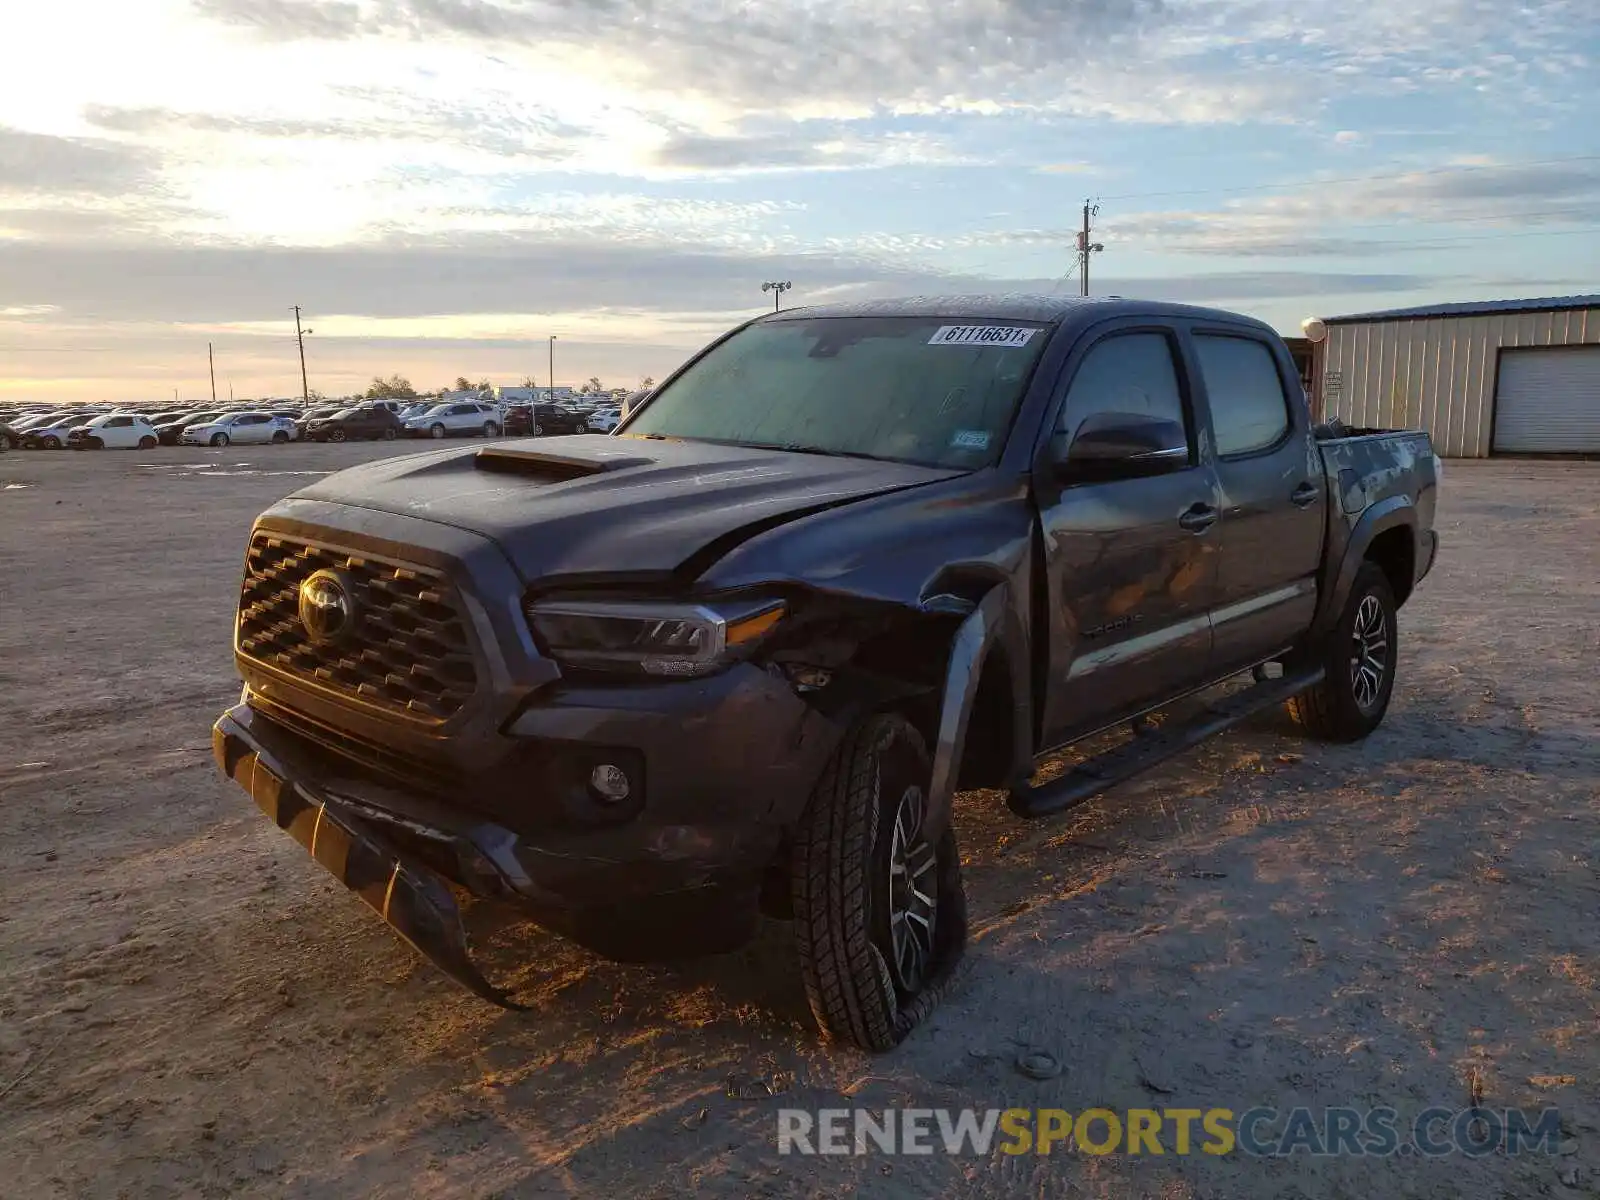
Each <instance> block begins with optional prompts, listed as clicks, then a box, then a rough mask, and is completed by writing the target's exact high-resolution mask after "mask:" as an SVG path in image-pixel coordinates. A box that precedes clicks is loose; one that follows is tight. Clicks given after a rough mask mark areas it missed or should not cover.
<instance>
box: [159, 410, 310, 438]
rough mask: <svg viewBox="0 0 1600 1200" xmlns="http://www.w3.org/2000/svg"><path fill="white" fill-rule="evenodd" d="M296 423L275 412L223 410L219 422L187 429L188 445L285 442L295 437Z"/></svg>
mask: <svg viewBox="0 0 1600 1200" xmlns="http://www.w3.org/2000/svg"><path fill="white" fill-rule="evenodd" d="M294 435H295V427H294V422H293V421H291V420H290V419H289V418H288V417H275V416H273V415H272V414H271V413H263V412H243V413H223V414H222V415H221V416H220V417H218V418H217V419H216V420H215V421H208V422H206V423H205V424H204V425H191V426H189V428H187V429H185V430H184V431H183V444H184V445H185V446H226V445H229V444H231V443H233V442H237V443H239V444H240V445H248V444H250V443H260V442H274V443H277V444H280V445H281V444H282V443H284V442H292V441H293V440H294Z"/></svg>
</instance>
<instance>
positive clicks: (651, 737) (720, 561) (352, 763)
mask: <svg viewBox="0 0 1600 1200" xmlns="http://www.w3.org/2000/svg"><path fill="white" fill-rule="evenodd" d="M526 445H527V443H525V442H524V443H517V442H505V443H499V444H495V445H490V446H485V447H482V448H462V449H454V448H452V449H445V450H440V451H434V452H430V453H422V454H412V455H405V456H400V457H392V458H388V459H384V460H382V461H377V462H372V463H368V464H365V465H362V466H357V467H354V468H352V469H350V470H346V471H342V472H340V473H338V474H335V475H332V476H329V477H328V478H326V479H324V480H322V481H321V482H318V483H316V484H313V485H312V486H310V487H308V488H305V489H304V490H302V491H299V492H297V493H295V494H294V495H291V496H289V497H288V498H287V499H285V500H283V501H281V502H279V503H278V504H276V505H274V506H273V507H272V508H271V509H269V510H268V511H267V512H265V513H264V514H262V516H261V517H260V518H259V519H258V520H257V521H256V523H255V526H254V528H253V529H252V530H251V532H250V537H249V543H248V550H247V553H246V558H245V564H244V581H243V586H242V590H241V592H240V596H239V607H238V615H237V622H236V628H235V641H234V649H235V657H236V661H237V665H238V669H239V671H240V673H241V675H242V676H243V679H244V684H245V686H244V691H243V694H242V696H241V698H240V701H239V703H238V704H237V705H236V706H234V707H232V708H230V709H229V710H228V711H227V712H226V713H224V714H223V715H222V716H221V717H220V719H219V720H218V721H217V723H216V726H215V730H214V736H213V744H214V750H215V756H216V760H217V762H218V764H219V766H220V767H221V769H222V771H223V772H224V773H225V774H226V775H228V776H230V777H231V778H232V779H234V780H236V781H237V782H238V783H239V784H240V785H241V786H242V787H243V788H244V789H245V790H246V791H247V792H248V793H249V794H250V795H251V797H252V798H253V799H254V800H255V802H256V803H257V804H258V805H259V806H260V807H261V808H262V809H263V810H264V811H265V812H266V813H267V815H268V816H269V817H270V818H271V819H272V820H273V821H274V822H275V823H276V824H277V825H278V826H279V827H280V828H282V829H283V830H285V831H286V832H288V833H289V834H290V835H291V836H293V837H294V838H295V839H296V840H297V841H299V842H300V843H301V844H302V845H303V846H304V847H305V848H306V849H307V850H308V851H309V852H310V853H311V854H312V855H313V856H314V857H315V858H316V860H317V861H318V862H320V863H321V864H322V865H323V866H324V867H326V868H327V869H328V870H330V871H331V872H333V873H334V874H335V875H336V876H337V877H338V878H339V879H340V880H342V881H343V882H344V883H345V884H346V885H347V886H348V887H349V888H350V889H352V890H354V891H355V892H356V893H358V894H359V895H360V897H361V898H362V899H363V900H365V901H366V902H367V903H368V904H369V905H371V906H372V907H373V908H374V909H376V910H377V911H378V912H379V913H380V914H381V915H382V916H383V918H384V919H385V920H387V921H388V922H389V923H390V924H391V925H392V926H393V927H394V928H395V929H396V930H398V932H399V933H400V934H401V935H402V936H403V937H405V938H406V939H407V940H408V941H409V942H410V943H411V944H412V945H413V946H414V947H415V948H416V949H417V950H418V951H419V952H421V953H422V954H423V955H425V956H427V957H428V958H429V959H431V960H432V961H433V962H434V963H435V964H436V965H437V966H439V967H440V968H441V969H442V970H443V971H445V972H446V973H448V974H449V975H450V976H452V977H453V978H454V979H455V980H457V981H458V982H459V983H461V984H463V985H464V986H466V987H468V988H470V989H472V990H473V991H474V992H476V993H477V994H479V995H480V996H482V997H484V998H485V999H488V1000H491V1001H493V1002H495V1003H499V1004H502V1005H505V1006H508V1007H513V1008H514V1007H518V1005H517V1002H516V1000H515V998H514V996H513V995H512V994H510V993H509V992H508V991H507V990H506V989H503V988H501V987H497V986H496V985H495V984H493V983H491V982H490V980H489V978H488V976H487V974H486V973H485V972H484V970H483V968H482V967H481V965H480V964H479V963H478V962H477V961H476V960H475V959H474V958H473V956H472V954H471V952H470V947H469V943H468V937H467V935H466V933H465V932H464V925H463V922H462V910H461V907H460V906H459V905H458V899H461V900H463V901H464V900H465V899H467V898H478V899H482V900H488V901H498V902H505V903H509V904H514V905H518V906H520V907H521V908H522V909H523V910H524V911H526V912H527V913H529V914H531V915H532V917H533V918H534V919H536V920H538V921H539V922H541V923H542V924H544V925H546V926H547V927H549V928H552V929H555V930H557V931H558V932H561V933H564V934H566V935H567V936H570V937H571V938H574V939H576V940H577V941H579V942H581V943H583V944H585V945H587V946H590V947H592V948H594V949H596V950H598V951H599V952H601V953H603V954H606V955H609V956H612V957H615V958H619V959H642V958H661V957H676V956H682V955H688V954H696V953H704V952H715V951H721V950H727V949H730V948H733V947H735V946H737V945H738V944H739V943H740V942H741V941H743V940H744V939H746V938H748V937H749V936H750V935H751V933H752V931H753V930H754V929H755V927H756V924H757V920H758V915H759V914H760V913H762V912H765V913H767V914H769V915H771V916H774V917H777V918H780V919H788V920H789V921H790V922H792V928H793V931H794V938H795V943H796V946H797V949H798V957H799V962H800V965H801V974H802V976H803V979H804V982H805V986H806V989H807V993H808V998H809V1000H810V1004H811V1007H812V1010H813V1011H814V1013H815V1015H816V1018H817V1021H818V1024H819V1025H820V1027H821V1029H822V1031H823V1033H824V1034H825V1035H828V1036H831V1037H834V1038H838V1039H841V1040H845V1041H849V1042H853V1043H855V1044H858V1045H860V1046H861V1047H864V1048H866V1049H869V1050H883V1049H886V1048H888V1047H890V1046H892V1045H894V1044H895V1043H897V1042H898V1041H900V1040H901V1039H902V1038H903V1037H904V1036H905V1035H906V1034H907V1033H908V1032H909V1031H910V1030H911V1029H912V1028H913V1027H915V1026H916V1024H917V1023H918V1021H919V1020H920V1019H921V1017H922V1016H923V1015H924V1014H926V1013H927V1012H928V1011H929V1009H930V1008H931V1006H932V1005H933V1004H934V1003H935V1002H936V1000H937V998H938V997H939V995H940V994H941V992H943V991H944V990H946V989H947V988H948V987H949V986H950V983H951V980H952V978H953V971H954V970H955V968H956V965H957V963H958V961H959V960H960V959H961V957H962V954H963V952H964V947H965V941H966V915H965V900H964V897H963V893H962V882H961V872H960V860H959V855H958V849H957V841H956V831H955V830H954V828H953V827H952V823H951V817H950V814H951V799H952V796H953V795H954V794H955V793H956V792H957V791H958V790H961V789H994V790H995V791H996V792H997V793H998V794H1000V795H1003V796H1005V797H1006V798H1007V803H1008V805H1009V807H1010V809H1011V810H1012V811H1013V812H1014V813H1015V814H1016V815H1017V816H1018V817H1019V818H1036V817H1044V816H1047V815H1049V814H1051V813H1055V812H1059V811H1061V810H1063V809H1065V808H1067V807H1069V806H1071V805H1073V804H1076V803H1079V802H1081V801H1083V800H1084V799H1086V798H1087V797H1089V796H1092V795H1094V794H1096V793H1098V792H1100V791H1103V790H1105V789H1106V788H1109V787H1111V786H1113V785H1115V784H1116V783H1118V782H1119V781H1121V780H1124V779H1126V778H1128V777H1129V776H1131V775H1133V774H1134V773H1136V772H1138V771H1140V770H1143V769H1145V768H1147V767H1149V766H1151V765H1153V764H1154V763H1157V762H1159V761H1161V760H1162V759H1163V758H1166V757H1167V756H1169V755H1172V754H1174V753H1177V752H1179V751H1182V750H1183V749H1185V748H1186V747H1189V746H1192V745H1194V744H1195V743H1197V742H1198V741H1199V740H1201V739H1202V738H1204V737H1207V736H1209V735H1211V734H1214V733H1216V732H1218V731H1220V730H1222V729H1225V728H1227V727H1228V726H1230V725H1232V724H1234V723H1236V722H1238V721H1240V720H1242V719H1243V718H1245V717H1246V716H1249V715H1250V714H1252V713H1254V712H1257V711H1259V710H1261V709H1263V708H1265V707H1267V706H1270V705H1282V704H1286V705H1287V706H1288V709H1289V712H1290V713H1291V714H1292V716H1293V717H1294V718H1295V719H1297V720H1298V721H1299V722H1300V723H1301V724H1302V725H1303V726H1304V727H1305V728H1306V729H1307V730H1308V731H1309V732H1310V733H1311V734H1313V735H1315V736H1318V737H1323V738H1330V739H1340V740H1354V739H1358V738H1361V737H1364V736H1365V735H1367V734H1368V733H1370V732H1371V731H1372V730H1373V729H1374V728H1375V727H1376V726H1377V725H1378V723H1379V722H1380V721H1381V720H1382V719H1383V716H1384V711H1385V709H1386V708H1387V706H1388V704H1389V698H1390V694H1391V690H1392V689H1393V687H1394V684H1395V669H1396V664H1397V662H1398V658H1397V650H1398V642H1397V633H1398V630H1397V625H1396V613H1397V610H1398V609H1399V608H1400V607H1401V606H1402V605H1404V604H1405V602H1406V600H1407V599H1408V598H1409V597H1410V595H1411V594H1412V590H1413V588H1414V587H1415V586H1416V584H1417V583H1418V581H1419V580H1421V579H1422V577H1423V576H1424V575H1426V574H1427V572H1428V570H1429V568H1430V567H1431V566H1432V564H1433V561H1434V556H1435V551H1436V548H1437V539H1436V536H1435V533H1434V530H1433V517H1434V506H1435V499H1436V495H1437V486H1438V480H1439V477H1440V473H1441V472H1440V465H1439V462H1438V459H1437V458H1436V456H1435V455H1434V452H1433V450H1432V447H1431V446H1430V444H1429V440H1428V437H1427V435H1426V434H1425V433H1422V432H1381V431H1375V430H1346V429H1343V428H1342V427H1329V426H1319V425H1315V424H1314V423H1313V420H1312V414H1311V413H1310V411H1309V409H1308V406H1307V402H1306V398H1305V395H1304V392H1303V391H1302V389H1301V387H1300V385H1299V382H1298V377H1297V375H1296V372H1295V368H1294V365H1293V363H1292V361H1291V359H1290V356H1289V353H1288V351H1287V349H1286V347H1285V345H1284V343H1283V342H1282V341H1281V340H1280V339H1279V338H1278V337H1277V336H1276V335H1275V334H1274V333H1273V331H1272V330H1271V329H1270V328H1268V327H1267V326H1265V325H1263V324H1261V323H1259V322H1257V321H1254V320H1251V319H1248V318H1245V317H1241V316H1236V315H1232V314H1229V313H1225V312H1218V311H1212V310H1208V309H1201V308H1192V307H1183V306H1177V305H1171V304H1161V303H1141V302H1136V301H1132V300H1123V299H1105V300H1075V299H1074V300H1068V299H1062V298H1048V297H1042V298H1041V297H1014V296H1008V297H999V298H982V297H978V298H971V297H968V298H919V299H912V300H904V301H886V302H874V303H867V304H855V305H841V306H830V307H817V308H799V309H792V310H789V311H785V312H781V313H776V314H769V315H766V316H763V317H761V318H759V319H757V320H753V321H751V322H749V323H747V324H745V325H742V326H740V327H739V328H737V329H735V330H733V331H732V332H730V333H728V334H727V335H725V336H724V337H722V338H720V339H718V340H717V341H716V342H714V343H713V344H712V345H710V346H709V347H707V348H706V349H705V350H703V351H702V352H700V353H699V354H698V355H696V356H695V357H694V358H692V359H691V360H690V361H689V362H687V363H686V364H685V365H684V366H683V367H681V368H680V369H679V370H678V371H677V372H676V373H674V374H673V375H672V376H671V377H670V378H669V379H667V380H666V381H665V382H664V383H662V384H661V385H660V386H659V387H657V388H656V389H654V390H653V391H652V392H651V393H650V394H649V395H648V396H646V397H644V398H643V399H642V400H641V401H640V403H639V404H638V405H637V406H636V407H634V408H633V409H632V410H631V411H630V413H629V414H628V416H627V418H626V419H625V420H624V421H623V422H622V424H621V425H620V426H619V427H618V429H617V431H616V433H615V434H614V435H612V436H610V437H606V438H595V437H568V438H550V439H544V440H542V441H541V442H540V443H539V445H538V447H537V448H536V449H526V448H524V447H526ZM1235 676H1239V677H1241V678H1240V679H1239V680H1238V684H1237V685H1235V686H1233V687H1231V688H1218V687H1217V686H1216V685H1220V684H1224V683H1227V682H1228V681H1230V680H1233V678H1234V677H1235ZM1239 685H1242V686H1239ZM1202 691H1207V692H1208V693H1214V694H1215V695H1216V699H1214V700H1213V701H1212V702H1211V703H1208V704H1199V701H1198V699H1197V701H1196V702H1195V703H1191V704H1189V705H1183V706H1179V708H1180V710H1185V709H1190V708H1194V709H1196V710H1197V713H1198V715H1194V716H1191V717H1186V718H1184V719H1183V720H1181V721H1180V720H1177V719H1175V718H1172V717H1171V714H1170V713H1167V714H1166V715H1167V716H1168V718H1169V719H1167V720H1165V721H1159V722H1158V721H1154V720H1151V719H1150V717H1151V716H1152V715H1153V714H1156V712H1157V710H1162V709H1165V708H1168V707H1169V706H1171V705H1172V702H1173V701H1175V700H1177V699H1179V698H1181V697H1186V696H1189V695H1190V694H1191V693H1198V692H1202ZM1122 726H1127V727H1129V729H1130V730H1131V731H1132V732H1131V734H1130V736H1129V737H1127V738H1126V739H1125V740H1124V741H1122V742H1121V743H1120V744H1119V745H1117V746H1115V747H1114V748H1113V749H1111V750H1110V751H1107V752H1106V753H1104V754H1102V755H1100V756H1098V757H1094V758H1090V759H1089V760H1088V761H1086V762H1083V763H1082V764H1080V765H1078V766H1076V767H1074V768H1073V769H1071V770H1069V771H1067V772H1066V773H1065V774H1062V775H1059V776H1057V777H1055V778H1053V779H1050V780H1048V781H1047V782H1041V781H1039V775H1038V773H1037V772H1036V765H1037V764H1039V763H1040V761H1041V759H1042V758H1043V757H1044V756H1045V755H1047V754H1049V753H1051V752H1052V751H1055V750H1057V749H1059V748H1060V747H1063V746H1066V745H1068V744H1069V743H1072V742H1076V741H1079V740H1081V739H1084V738H1086V737H1088V736H1090V735H1093V734H1096V733H1098V732H1101V731H1109V730H1112V729H1114V728H1117V727H1122ZM1107 740H1110V739H1107Z"/></svg>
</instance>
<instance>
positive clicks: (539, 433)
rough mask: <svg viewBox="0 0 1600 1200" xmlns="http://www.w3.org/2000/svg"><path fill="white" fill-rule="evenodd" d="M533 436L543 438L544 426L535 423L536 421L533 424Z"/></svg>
mask: <svg viewBox="0 0 1600 1200" xmlns="http://www.w3.org/2000/svg"><path fill="white" fill-rule="evenodd" d="M533 436H534V437H543V436H544V426H543V425H541V424H539V422H537V421H535V422H534V423H533Z"/></svg>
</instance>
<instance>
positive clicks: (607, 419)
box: [584, 408, 622, 433]
mask: <svg viewBox="0 0 1600 1200" xmlns="http://www.w3.org/2000/svg"><path fill="white" fill-rule="evenodd" d="M621 420H622V414H621V413H620V412H618V411H617V410H616V409H614V408H597V409H595V410H594V411H593V412H592V413H590V414H589V415H588V416H587V417H585V418H584V424H585V425H587V426H588V427H589V428H590V429H592V430H594V431H595V432H596V433H610V432H611V431H612V430H613V429H615V428H616V427H617V424H618V422H620V421H621Z"/></svg>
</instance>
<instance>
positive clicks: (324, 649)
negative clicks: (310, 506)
mask: <svg viewBox="0 0 1600 1200" xmlns="http://www.w3.org/2000/svg"><path fill="white" fill-rule="evenodd" d="M324 569H327V570H333V571H337V572H338V573H339V576H340V578H341V580H342V581H343V582H344V583H345V584H346V585H347V587H348V590H349V591H350V593H351V596H350V599H351V601H352V602H353V625H352V627H351V629H350V630H349V632H348V633H347V634H346V635H345V636H344V637H343V638H342V639H340V640H339V641H337V642H327V641H323V642H317V641H313V640H312V639H311V637H310V635H309V634H308V633H307V632H306V628H305V626H304V625H303V624H302V623H301V620H300V585H301V584H302V583H304V582H305V580H306V579H307V578H308V577H309V576H311V575H312V574H314V573H315V572H317V571H321V570H324ZM238 642H239V651H240V653H242V654H244V655H246V656H248V657H250V658H253V659H255V660H256V661H258V662H262V663H265V664H267V665H269V666H273V667H277V668H278V669H280V670H282V671H286V672H288V673H289V674H291V675H298V676H301V677H302V678H305V679H308V680H311V681H313V682H316V683H318V684H321V685H323V686H324V687H327V688H330V689H332V690H334V691H336V692H343V693H345V694H346V695H349V696H354V697H357V698H359V699H361V700H366V701H368V702H370V703H373V704H377V705H380V706H383V707H386V708H391V709H395V710H398V711H401V712H406V713H409V714H411V715H413V716H416V717H420V718H423V719H426V720H433V721H444V720H448V719H449V718H450V717H452V716H454V715H455V714H456V713H457V712H459V711H460V710H461V707H462V705H464V704H465V703H466V702H467V700H468V699H469V698H470V697H471V696H472V693H473V691H474V690H475V688H476V687H477V678H478V677H477V669H476V667H475V666H474V664H473V659H472V645H471V642H470V641H469V639H468V637H467V629H466V623H465V621H464V620H463V619H462V615H461V610H460V606H459V601H458V599H457V597H456V594H455V589H454V588H453V587H452V586H451V585H450V583H449V581H448V580H446V579H445V577H444V576H443V575H442V574H440V573H439V572H437V571H433V570H430V569H428V568H426V567H418V566H414V565H410V564H406V563H398V562H393V561H390V560H387V559H382V558H377V557H375V556H373V555H370V554H362V553H353V552H351V551H347V550H337V549H332V548H330V547H327V546H319V545H314V544H310V543H307V542H302V541H299V540H297V539H294V538H287V537H281V536H279V535H276V534H269V533H257V534H256V535H255V536H254V537H253V538H251V540H250V551H249V553H248V555H247V556H246V559H245V571H244V587H243V588H242V590H241V592H240V595H239V626H238Z"/></svg>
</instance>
